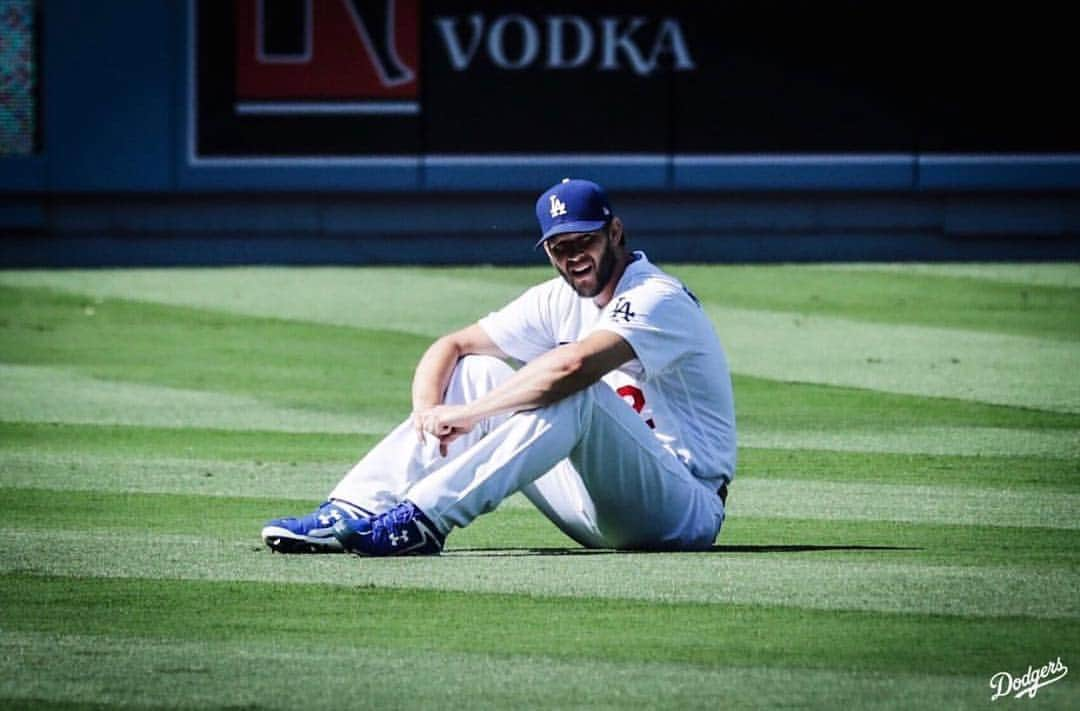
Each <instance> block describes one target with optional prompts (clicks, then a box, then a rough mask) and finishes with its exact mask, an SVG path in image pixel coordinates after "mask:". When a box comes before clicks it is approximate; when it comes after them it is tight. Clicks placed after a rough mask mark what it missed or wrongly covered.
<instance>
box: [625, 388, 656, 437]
mask: <svg viewBox="0 0 1080 711" xmlns="http://www.w3.org/2000/svg"><path fill="white" fill-rule="evenodd" d="M615 392H616V393H618V394H619V397H621V398H622V399H623V400H626V404H627V405H629V406H630V407H632V408H634V412H636V413H638V414H641V411H642V410H644V409H645V393H643V392H641V388H636V387H634V386H633V385H624V386H622V387H621V388H619V389H618V390H616V391H615ZM645 424H647V425H648V426H649V429H652V430H655V429H656V423H655V422H653V421H652V418H651V417H650V418H649V419H647V420H645Z"/></svg>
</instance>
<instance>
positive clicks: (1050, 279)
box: [805, 262, 1080, 289]
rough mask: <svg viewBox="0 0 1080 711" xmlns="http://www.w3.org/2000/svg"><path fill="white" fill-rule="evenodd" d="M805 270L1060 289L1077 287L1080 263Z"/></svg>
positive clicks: (855, 265)
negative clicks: (945, 278) (885, 274)
mask: <svg viewBox="0 0 1080 711" xmlns="http://www.w3.org/2000/svg"><path fill="white" fill-rule="evenodd" d="M805 267H806V268H807V269H824V270H826V271H830V272H841V273H843V272H849V271H853V272H871V273H906V274H925V275H928V276H934V277H952V278H959V279H978V280H989V281H999V282H1004V283H1006V284H1023V285H1030V286H1049V287H1055V288H1061V289H1080V263H1078V262H1042V263H1039V262H1031V263H1024V264H1016V263H1003V262H966V263H947V264H937V263H934V264H931V263H917V262H906V263H877V262H863V263H845V264H822V265H810V264H807V265H805ZM840 278H843V275H842V274H841V275H840Z"/></svg>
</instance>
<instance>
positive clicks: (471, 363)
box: [445, 355, 514, 404]
mask: <svg viewBox="0 0 1080 711" xmlns="http://www.w3.org/2000/svg"><path fill="white" fill-rule="evenodd" d="M513 373H514V369H513V368H511V367H510V366H508V365H507V364H506V363H504V362H503V361H501V360H499V359H498V358H492V357H491V356H482V355H468V356H465V357H464V358H462V359H461V360H459V361H458V363H457V366H455V368H454V373H453V375H451V376H450V383H449V384H448V385H447V387H446V396H445V402H447V403H451V404H453V403H464V402H472V401H474V400H477V399H479V398H481V397H483V396H484V395H485V394H487V393H488V392H489V391H491V390H493V389H494V388H495V387H496V386H498V385H499V384H500V383H502V382H503V381H504V380H506V379H507V378H509V377H510V376H511V375H512V374H513Z"/></svg>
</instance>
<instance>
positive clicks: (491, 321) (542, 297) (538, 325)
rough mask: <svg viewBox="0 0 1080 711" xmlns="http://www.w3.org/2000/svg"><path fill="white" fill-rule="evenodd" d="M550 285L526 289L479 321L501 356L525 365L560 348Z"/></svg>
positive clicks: (539, 285)
mask: <svg viewBox="0 0 1080 711" xmlns="http://www.w3.org/2000/svg"><path fill="white" fill-rule="evenodd" d="M552 291H553V289H552V283H551V282H545V283H543V284H538V285H536V286H534V287H532V288H531V289H528V290H527V291H526V292H525V293H523V294H522V295H521V296H519V297H518V298H516V299H514V300H513V301H511V302H510V303H509V304H507V305H506V306H504V307H503V308H501V309H499V310H498V311H493V312H491V313H490V314H488V315H487V316H485V317H484V318H482V319H480V322H479V323H480V328H482V329H483V330H484V333H486V334H487V335H488V337H489V338H490V339H491V340H492V341H493V342H494V343H495V345H497V346H498V347H499V348H500V349H501V350H502V352H503V353H505V354H506V355H508V356H510V357H511V358H513V359H515V360H518V361H521V362H522V363H527V362H529V361H530V360H532V359H534V358H537V357H538V356H540V355H543V354H544V353H546V352H548V351H550V350H551V349H552V348H555V347H556V346H557V345H559V341H558V333H557V328H556V324H555V323H553V319H552V314H551V306H552V296H553V295H552Z"/></svg>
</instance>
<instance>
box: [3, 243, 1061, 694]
mask: <svg viewBox="0 0 1080 711" xmlns="http://www.w3.org/2000/svg"><path fill="white" fill-rule="evenodd" d="M670 270H671V271H672V272H674V273H676V274H677V275H679V276H681V277H683V278H684V279H686V281H687V282H688V283H689V284H690V286H691V287H692V288H693V289H694V290H695V292H696V293H697V294H698V296H699V297H700V298H701V300H702V302H703V303H704V304H705V306H706V308H707V309H708V311H709V314H710V316H711V317H712V318H713V321H714V322H715V324H716V326H717V329H718V331H719V333H720V335H721V338H722V340H723V341H724V343H725V346H726V347H727V350H728V353H729V356H730V360H731V363H732V368H733V370H734V373H735V389H736V400H737V411H738V417H739V427H740V469H739V473H738V477H737V479H736V482H735V485H734V486H733V487H732V492H731V499H730V501H729V517H728V522H727V524H726V526H725V529H724V531H723V532H722V533H721V535H720V537H719V539H718V540H717V546H716V548H715V550H714V551H712V552H709V553H702V554H628V553H614V552H607V551H585V550H582V549H580V548H578V547H576V546H575V545H574V544H573V543H572V542H571V541H569V540H568V539H566V538H565V537H563V536H562V534H560V533H559V532H558V531H557V530H556V529H555V528H554V527H553V526H552V525H550V524H549V523H548V522H547V521H546V520H544V519H543V518H542V517H541V516H540V515H539V514H538V513H536V512H535V511H534V510H532V509H531V508H530V507H529V506H528V504H527V503H526V502H525V501H524V500H523V499H520V497H514V498H511V499H510V500H508V501H506V502H505V503H504V504H503V506H502V507H500V509H499V510H498V511H496V512H495V513H493V514H491V515H489V516H486V517H483V518H481V519H480V520H479V521H477V522H476V523H475V524H473V525H472V526H470V527H469V528H467V529H464V530H460V531H456V532H454V533H453V534H452V535H451V537H450V538H449V539H448V551H447V552H446V553H445V554H444V555H443V556H441V557H437V558H413V559H393V560H360V559H356V558H352V557H345V556H320V557H288V556H279V555H272V554H270V553H269V552H268V551H267V550H266V549H264V548H263V547H262V545H261V542H260V540H259V529H260V527H261V525H262V523H263V522H264V520H266V519H267V518H270V517H272V516H278V515H287V514H300V513H305V512H307V511H308V510H310V509H311V508H312V507H313V506H314V505H315V504H317V503H318V502H319V501H320V500H321V497H322V496H324V495H325V494H326V492H327V491H328V490H329V489H330V487H331V486H332V485H333V484H334V483H335V482H336V481H337V480H338V478H339V477H340V476H341V475H342V473H343V472H344V471H345V470H346V469H347V468H348V467H349V466H350V465H351V464H352V463H353V462H354V461H355V460H356V459H358V458H359V456H360V455H362V454H363V453H364V452H365V451H366V450H367V449H368V448H369V447H370V446H371V445H372V443H373V442H375V441H376V440H377V438H378V437H379V435H380V434H381V433H383V432H384V431H386V430H387V429H388V428H389V427H391V426H392V425H393V424H395V423H396V422H398V421H399V420H401V419H402V418H403V417H405V416H406V415H407V413H408V382H409V378H410V375H411V371H412V368H413V366H414V365H415V363H416V360H417V359H418V357H419V355H420V354H421V352H422V351H423V349H424V348H425V347H426V345H427V344H428V343H429V342H430V341H431V340H432V338H433V337H435V336H437V335H439V334H440V333H442V332H444V331H447V330H449V329H452V328H456V327H459V326H462V325H465V324H466V323H469V322H470V321H472V320H474V319H475V318H476V317H478V316H480V315H483V314H485V313H487V312H488V311H489V310H491V309H494V308H497V307H498V306H500V305H502V304H503V303H504V302H505V301H507V300H509V299H510V298H512V297H513V296H515V295H516V294H517V293H519V292H520V291H521V290H522V289H523V288H524V286H525V285H528V284H530V283H533V282H536V281H539V280H541V279H544V278H547V277H548V272H547V270H545V269H541V268H535V269H526V268H520V269H495V268H483V267H478V268H459V269H407V268H395V269H390V268H385V269H329V268H327V269H282V268H262V269H218V270H126V271H21V272H15V271H8V272H0V384H2V385H0V515H2V518H0V532H2V534H3V538H4V544H3V547H2V549H0V551H2V552H0V707H3V708H5V709H6V708H19V707H47V708H57V709H75V708H80V709H82V708H86V709H99V708H110V707H118V706H123V707H137V708H148V707H189V708H282V709H285V708H290V709H291V708H307V707H314V708H369V707H379V708H468V709H472V708H513V707H549V708H571V707H591V708H612V709H615V708H618V709H626V708H628V707H631V706H636V707H639V708H710V709H711V708H773V707H808V708H830V709H832V708H845V707H846V708H859V709H862V708H919V709H926V708H986V707H988V706H1002V707H1006V706H1008V707H1011V706H1014V705H1016V706H1017V707H1026V706H1027V705H1028V704H1031V705H1032V706H1037V707H1039V708H1062V709H1066V708H1070V709H1072V708H1080V624H1078V621H1080V565H1078V564H1080V265H1078V264H1055V265H843V266H840V265H813V266H767V267H766V266H762V267H721V266H672V267H670ZM1059 657H1060V659H1061V661H1062V662H1063V663H1064V664H1065V665H1067V666H1069V667H1073V670H1072V671H1070V672H1069V673H1068V674H1067V675H1066V677H1065V678H1064V679H1062V680H1061V681H1059V682H1057V683H1054V684H1052V685H1049V686H1047V687H1045V688H1043V689H1041V690H1039V692H1038V694H1037V696H1036V697H1035V698H1034V699H1030V700H1029V699H1019V700H1017V699H1013V698H1011V697H1010V698H1003V699H999V700H997V701H995V702H991V695H992V689H991V688H990V679H991V677H992V676H993V675H994V674H995V673H997V672H1001V671H1007V672H1009V673H1011V674H1013V675H1015V676H1020V675H1021V674H1023V673H1025V672H1026V671H1027V669H1028V667H1029V666H1034V667H1041V666H1042V665H1044V664H1046V663H1047V662H1048V661H1050V660H1057V659H1058V658H1059Z"/></svg>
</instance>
